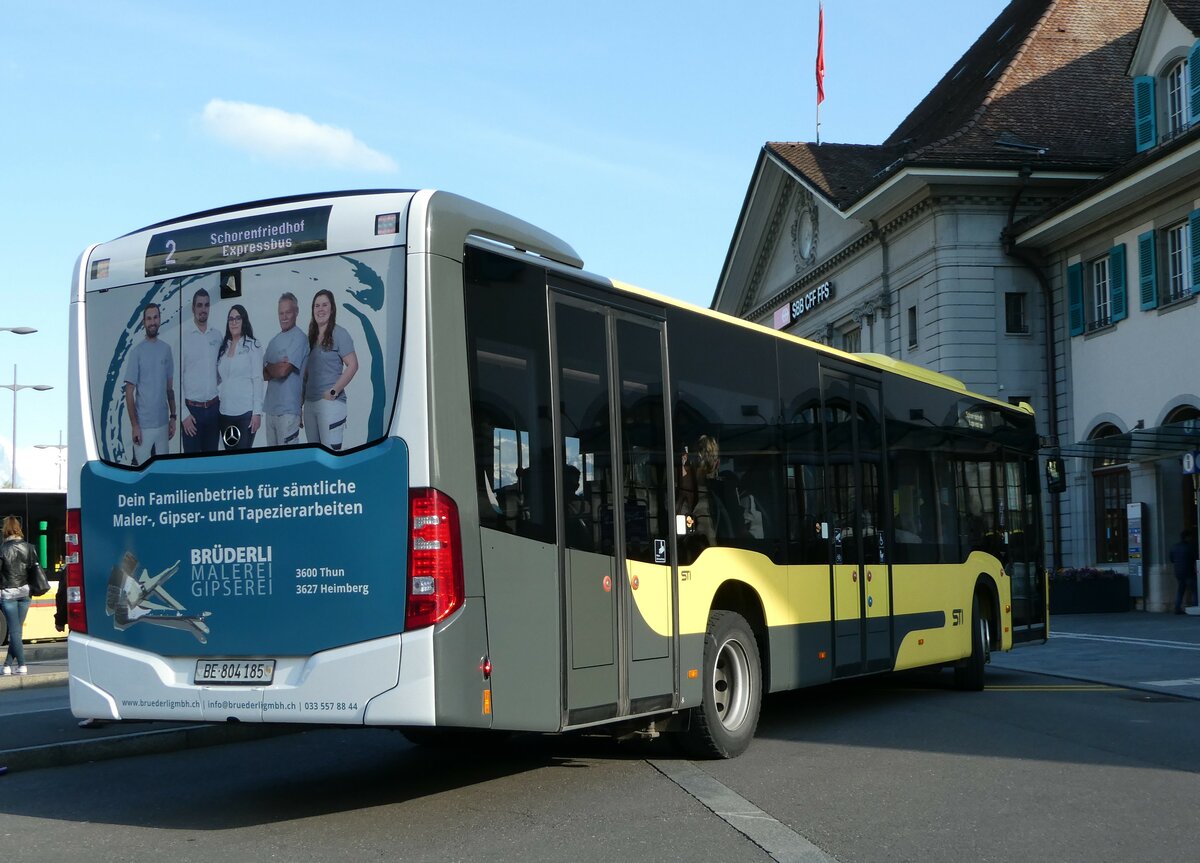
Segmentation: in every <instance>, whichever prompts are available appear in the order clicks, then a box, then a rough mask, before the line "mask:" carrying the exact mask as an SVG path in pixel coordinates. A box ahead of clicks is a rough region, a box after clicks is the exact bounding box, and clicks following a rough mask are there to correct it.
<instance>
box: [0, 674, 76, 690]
mask: <svg viewBox="0 0 1200 863" xmlns="http://www.w3.org/2000/svg"><path fill="white" fill-rule="evenodd" d="M69 676H70V675H69V674H68V672H66V671H48V672H44V673H42V674H6V675H4V676H3V677H0V691H3V690H5V689H40V688H41V687H43V686H66V685H67V679H68V677H69Z"/></svg>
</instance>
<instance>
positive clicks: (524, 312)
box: [464, 248, 558, 542]
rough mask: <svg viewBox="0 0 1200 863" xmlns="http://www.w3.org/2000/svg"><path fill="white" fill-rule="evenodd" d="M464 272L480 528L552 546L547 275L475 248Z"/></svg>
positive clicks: (554, 520)
mask: <svg viewBox="0 0 1200 863" xmlns="http://www.w3.org/2000/svg"><path fill="white" fill-rule="evenodd" d="M464 267H465V270H466V276H465V278H466V285H465V290H464V299H465V305H466V317H467V349H468V362H469V371H470V396H471V422H472V427H473V433H474V434H473V437H474V445H475V482H476V491H477V495H476V497H477V500H478V505H479V523H480V525H481V526H483V527H490V528H494V529H498V530H504V531H507V532H509V533H516V534H520V535H521V536H527V537H531V538H534V539H539V540H542V541H545V542H553V541H554V538H555V534H556V531H557V527H556V525H557V520H558V519H557V514H556V513H555V511H554V501H555V490H554V484H553V478H554V461H553V459H554V439H553V433H552V428H551V423H550V415H551V414H550V407H549V405H550V356H549V347H548V342H547V339H548V335H547V327H546V287H545V286H546V279H545V271H544V270H542V269H540V268H538V267H533V266H530V265H529V264H526V263H524V262H521V261H514V260H511V259H509V258H505V257H502V256H499V255H495V254H492V253H490V252H485V251H482V250H480V249H474V248H468V249H467V251H466V260H465V262H464Z"/></svg>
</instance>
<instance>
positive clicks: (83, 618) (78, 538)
mask: <svg viewBox="0 0 1200 863" xmlns="http://www.w3.org/2000/svg"><path fill="white" fill-rule="evenodd" d="M66 545H67V554H66V558H65V560H66V564H67V625H68V626H70V627H71V631H72V632H87V610H86V609H85V607H84V604H83V541H82V535H81V534H80V531H79V510H77V509H69V510H67V537H66Z"/></svg>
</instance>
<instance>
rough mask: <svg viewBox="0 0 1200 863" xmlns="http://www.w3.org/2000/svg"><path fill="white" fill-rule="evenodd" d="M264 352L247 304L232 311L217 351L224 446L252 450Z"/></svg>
mask: <svg viewBox="0 0 1200 863" xmlns="http://www.w3.org/2000/svg"><path fill="white" fill-rule="evenodd" d="M262 368H263V351H262V346H261V345H259V343H258V340H257V339H255V338H254V327H252V326H251V325H250V316H249V315H247V314H246V307H245V306H243V305H241V304H240V303H239V304H237V305H234V306H233V307H232V308H231V309H230V310H229V317H228V318H227V319H226V322H225V338H224V339H222V341H221V350H220V352H219V353H218V354H217V399H218V401H219V402H220V405H221V420H220V429H221V441H222V442H223V443H224V444H225V449H227V450H230V449H250V447H252V446H254V435H255V433H256V432H257V431H258V427H259V425H260V424H261V423H262V410H263V394H264V390H265V388H266V384H265V382H264V381H263V374H262Z"/></svg>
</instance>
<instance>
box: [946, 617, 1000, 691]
mask: <svg viewBox="0 0 1200 863" xmlns="http://www.w3.org/2000/svg"><path fill="white" fill-rule="evenodd" d="M991 657H992V637H991V622H990V621H989V619H988V617H987V615H985V614H982V613H981V609H980V607H979V597H978V596H976V597H975V600H974V601H973V602H972V603H971V655H970V656H969V657H968V658H967V659H964V660H963V661H962V662H960V663H959V664H958V665H956V666H955V667H954V688H955V689H961V690H964V691H967V692H979V691H980V690H981V689H983V669H984V667H985V666H986V665H987V664H988V662H989V661H990V660H991Z"/></svg>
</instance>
